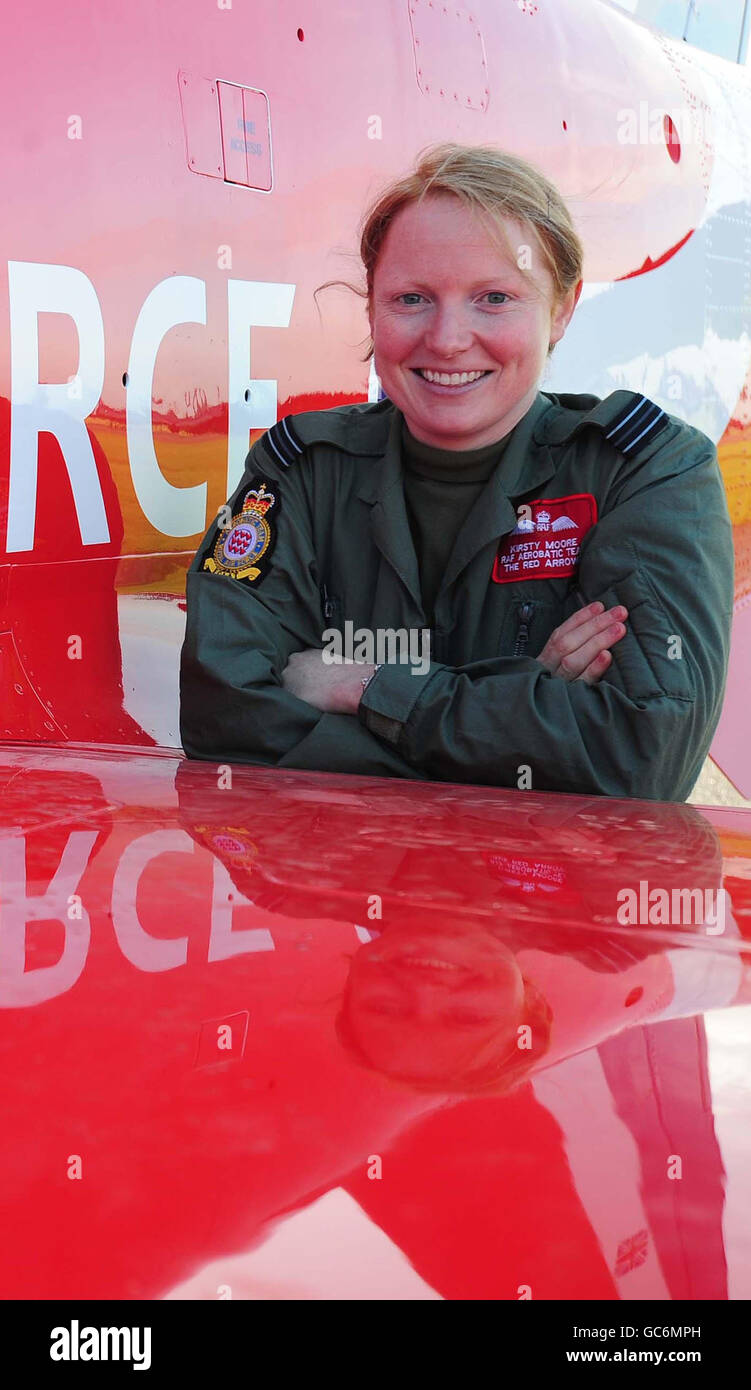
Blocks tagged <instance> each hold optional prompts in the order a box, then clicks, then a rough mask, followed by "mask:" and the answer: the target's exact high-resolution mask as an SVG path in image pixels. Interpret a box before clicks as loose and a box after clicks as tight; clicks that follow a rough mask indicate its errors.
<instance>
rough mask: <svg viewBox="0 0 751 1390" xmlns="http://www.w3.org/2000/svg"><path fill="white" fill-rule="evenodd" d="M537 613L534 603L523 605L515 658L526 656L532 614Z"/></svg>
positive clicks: (517, 632)
mask: <svg viewBox="0 0 751 1390" xmlns="http://www.w3.org/2000/svg"><path fill="white" fill-rule="evenodd" d="M534 611H535V605H534V603H523V604H522V606H521V608H520V609H519V621H518V626H517V629H516V646H515V647H514V656H524V652H525V649H526V646H527V642H528V641H529V625H530V623H531V621H532V614H533V613H534Z"/></svg>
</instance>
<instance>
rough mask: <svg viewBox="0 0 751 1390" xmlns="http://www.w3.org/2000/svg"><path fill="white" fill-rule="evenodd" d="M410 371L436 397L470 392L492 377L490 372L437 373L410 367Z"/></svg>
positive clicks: (447, 371) (448, 371) (433, 370)
mask: <svg viewBox="0 0 751 1390" xmlns="http://www.w3.org/2000/svg"><path fill="white" fill-rule="evenodd" d="M411 370H412V371H413V372H414V374H415V376H416V377H417V378H418V380H419V381H421V382H422V383H423V385H424V386H426V387H427V388H428V389H429V390H430V391H433V392H434V393H437V394H438V395H446V394H448V395H453V396H455V395H457V394H459V393H460V392H463V391H470V390H472V389H474V388H475V387H476V386H480V385H481V383H482V382H483V381H484V380H485V379H486V377H489V376H492V372H490V371H452V370H448V369H447V370H443V371H438V370H436V369H431V368H429V367H412V369H411Z"/></svg>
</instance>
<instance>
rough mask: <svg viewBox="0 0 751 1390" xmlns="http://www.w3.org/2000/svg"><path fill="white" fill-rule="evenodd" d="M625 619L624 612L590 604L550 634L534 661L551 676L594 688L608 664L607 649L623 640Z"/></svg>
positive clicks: (620, 608) (626, 613) (623, 609)
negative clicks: (582, 683)
mask: <svg viewBox="0 0 751 1390" xmlns="http://www.w3.org/2000/svg"><path fill="white" fill-rule="evenodd" d="M627 617H628V609H627V608H622V607H617V608H610V609H608V610H607V612H606V611H605V605H604V603H590V604H589V607H588V608H582V609H581V610H580V612H578V613H572V615H571V617H570V618H567V619H566V621H565V623H561V626H560V627H557V628H556V630H555V632H553V633H551V635H550V637H549V638H548V640H547V642H546V643H545V646H544V647H543V649H542V651H541V652H540V655H539V656H538V658H537V660H538V661H540V662H542V665H543V666H545V667H547V669H548V671H550V672H551V674H552V675H554V676H562V677H563V679H564V680H567V681H585V682H586V684H587V685H594V684H595V683H596V682H597V681H598V680H599V679H600V677H601V676H603V675H604V674H605V672H606V671H607V669H608V666H609V665H610V662H611V661H612V657H611V655H610V652H609V651H608V648H609V647H614V646H615V644H616V642H619V641H620V639H621V638H622V637H624V636H625V633H626V629H625V627H624V625H623V619H624V618H627Z"/></svg>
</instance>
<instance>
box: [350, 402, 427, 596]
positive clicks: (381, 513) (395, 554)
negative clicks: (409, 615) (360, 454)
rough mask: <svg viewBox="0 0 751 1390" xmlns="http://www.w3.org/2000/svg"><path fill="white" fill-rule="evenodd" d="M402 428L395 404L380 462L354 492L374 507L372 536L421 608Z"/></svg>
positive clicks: (418, 573)
mask: <svg viewBox="0 0 751 1390" xmlns="http://www.w3.org/2000/svg"><path fill="white" fill-rule="evenodd" d="M401 429H402V413H401V411H400V410H397V408H396V406H395V407H394V410H393V414H392V417H391V423H390V426H389V432H388V437H387V440H386V450H385V453H384V455H383V461H382V463H381V466H380V468H378V467H374V468H373V469H372V470H369V471H368V473H367V475H366V477H365V479H364V481H363V482H362V483H361V485H360V487H359V488H358V489H357V496H358V497H360V498H361V500H362V501H363V502H367V503H368V504H369V505H370V506H371V507H372V508H373V510H372V512H371V517H370V527H371V535H372V537H373V540H374V542H375V544H376V545H377V547H378V549H379V550H380V552H381V554H382V555H383V556H385V558H386V559H387V560H388V562H389V564H390V565H391V567H392V568H393V569H394V570H396V573H397V574H398V576H399V578H400V579H401V581H402V583H403V584H404V585H405V587H406V588H407V590H408V591H409V593H410V594H411V596H412V599H413V601H414V602H415V604H416V605H417V608H418V609H419V610H420V611H422V596H421V593H420V572H419V568H418V564H417V554H416V552H415V546H414V541H413V540H412V531H411V529H410V525H409V518H408V516H407V505H406V502H405V500H404V486H403V481H402V455H401Z"/></svg>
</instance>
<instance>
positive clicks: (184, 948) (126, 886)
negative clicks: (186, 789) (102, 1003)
mask: <svg viewBox="0 0 751 1390" xmlns="http://www.w3.org/2000/svg"><path fill="white" fill-rule="evenodd" d="M195 848H196V845H195V841H194V840H192V839H191V837H190V835H189V834H188V832H187V831H186V830H152V831H151V833H150V834H148V835H138V836H137V838H136V839H135V840H131V842H130V844H129V845H126V847H125V849H124V850H123V852H122V854H121V856H120V863H119V864H118V866H117V868H116V870H115V877H114V879H113V880H112V925H113V927H114V929H115V936H116V937H117V940H118V944H119V946H120V950H121V951H122V953H123V955H124V956H125V959H126V960H129V961H130V963H131V965H135V966H136V967H137V969H138V970H147V971H157V970H173V969H174V967H175V966H176V965H184V964H185V962H186V960H187V959H188V938H187V936H179V937H173V938H171V939H167V938H164V937H155V936H151V935H150V934H149V932H147V931H144V929H143V927H142V926H141V923H140V922H139V920H138V911H137V907H136V900H137V895H138V884H139V881H140V878H141V875H142V873H143V871H144V869H146V868H147V866H148V865H149V864H150V863H151V862H152V860H154V859H158V858H159V856H160V854H170V853H171V854H192V853H193V852H194V850H195Z"/></svg>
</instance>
